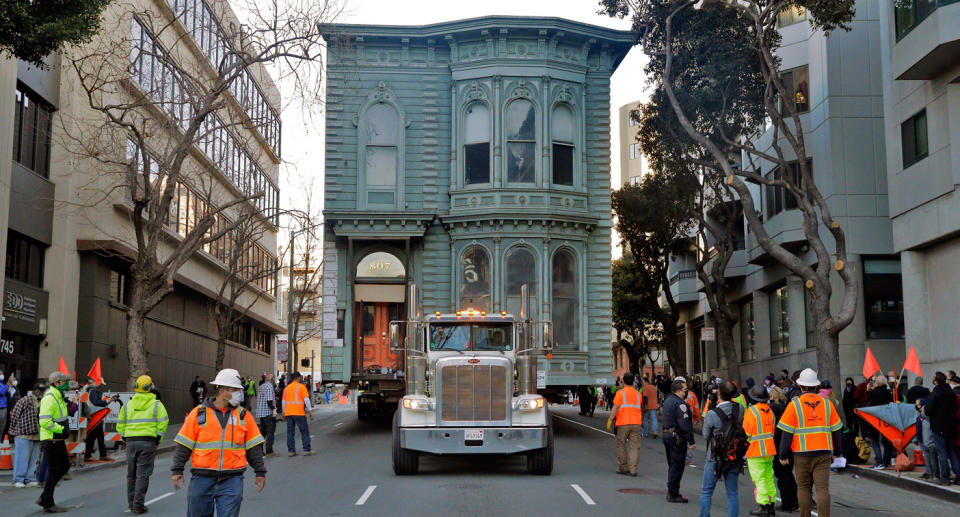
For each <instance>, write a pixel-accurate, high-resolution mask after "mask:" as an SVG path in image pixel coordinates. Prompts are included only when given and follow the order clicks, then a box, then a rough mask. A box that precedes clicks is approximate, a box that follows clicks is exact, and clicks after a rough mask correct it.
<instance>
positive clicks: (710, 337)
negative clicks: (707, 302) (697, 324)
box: [700, 327, 717, 341]
mask: <svg viewBox="0 0 960 517" xmlns="http://www.w3.org/2000/svg"><path fill="white" fill-rule="evenodd" d="M716 340H717V329H716V328H714V327H703V330H701V331H700V341H716Z"/></svg>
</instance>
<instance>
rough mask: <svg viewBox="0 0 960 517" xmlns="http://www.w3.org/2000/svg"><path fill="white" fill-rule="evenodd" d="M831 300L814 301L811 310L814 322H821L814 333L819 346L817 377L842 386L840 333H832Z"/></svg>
mask: <svg viewBox="0 0 960 517" xmlns="http://www.w3.org/2000/svg"><path fill="white" fill-rule="evenodd" d="M829 304H830V299H829V298H825V299H823V300H822V301H821V300H812V301H811V303H810V310H812V311H813V318H814V321H818V322H821V323H819V324H818V325H817V327H816V328H815V329H814V331H813V336H814V339H815V342H816V344H817V376H818V377H819V378H820V380H824V379H829V380H830V382H832V383H833V384H834V385H838V386H839V385H840V384H839V383H840V331H839V330H838V331H836V332H831V331H830V329H829V327H828V325H829V319H830V305H829Z"/></svg>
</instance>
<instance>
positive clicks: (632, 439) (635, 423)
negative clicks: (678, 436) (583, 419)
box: [607, 372, 643, 477]
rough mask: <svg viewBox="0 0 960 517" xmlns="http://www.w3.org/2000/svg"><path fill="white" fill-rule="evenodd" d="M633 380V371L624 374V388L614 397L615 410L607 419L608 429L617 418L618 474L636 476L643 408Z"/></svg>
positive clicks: (638, 464)
mask: <svg viewBox="0 0 960 517" xmlns="http://www.w3.org/2000/svg"><path fill="white" fill-rule="evenodd" d="M633 380H634V375H633V374H632V373H630V372H627V373H625V374H623V388H622V389H621V390H619V391H617V394H616V395H615V396H614V397H613V411H612V412H611V413H610V418H609V419H608V420H607V429H610V427H611V424H612V423H613V422H614V420H616V423H617V430H616V432H615V434H616V437H617V474H623V475H630V476H634V477H636V475H637V469H638V468H639V466H640V434H641V432H642V425H643V410H642V409H641V407H640V406H641V404H640V402H641V400H640V392H639V391H637V390H636V388H634V387H633ZM628 447H629V454H628V449H627V448H628ZM628 458H629V463H628Z"/></svg>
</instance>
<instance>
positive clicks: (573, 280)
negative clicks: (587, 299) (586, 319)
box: [551, 249, 580, 350]
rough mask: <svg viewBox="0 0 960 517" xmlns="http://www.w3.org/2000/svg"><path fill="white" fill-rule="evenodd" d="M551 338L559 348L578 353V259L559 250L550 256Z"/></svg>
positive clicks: (565, 250) (563, 250)
mask: <svg viewBox="0 0 960 517" xmlns="http://www.w3.org/2000/svg"><path fill="white" fill-rule="evenodd" d="M551 283H552V284H553V286H552V289H553V302H552V304H551V307H552V309H553V314H552V321H553V339H554V342H555V343H556V346H557V348H558V349H562V350H579V348H580V312H579V307H580V304H579V303H578V301H577V300H578V294H579V292H580V285H579V281H578V278H577V259H576V257H574V255H573V253H572V252H571V251H570V250H568V249H560V250H558V251H557V253H556V254H554V256H553V274H552V276H551Z"/></svg>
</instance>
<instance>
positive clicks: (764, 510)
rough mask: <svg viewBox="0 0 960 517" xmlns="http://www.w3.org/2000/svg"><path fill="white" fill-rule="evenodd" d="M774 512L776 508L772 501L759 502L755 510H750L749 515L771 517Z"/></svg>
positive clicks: (775, 512)
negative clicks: (766, 502) (767, 502)
mask: <svg viewBox="0 0 960 517" xmlns="http://www.w3.org/2000/svg"><path fill="white" fill-rule="evenodd" d="M776 514H777V510H776V509H775V507H774V505H773V503H769V504H761V505H759V507H758V508H757V509H756V510H754V511H752V512H750V515H760V516H763V517H773V516H774V515H776Z"/></svg>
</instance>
